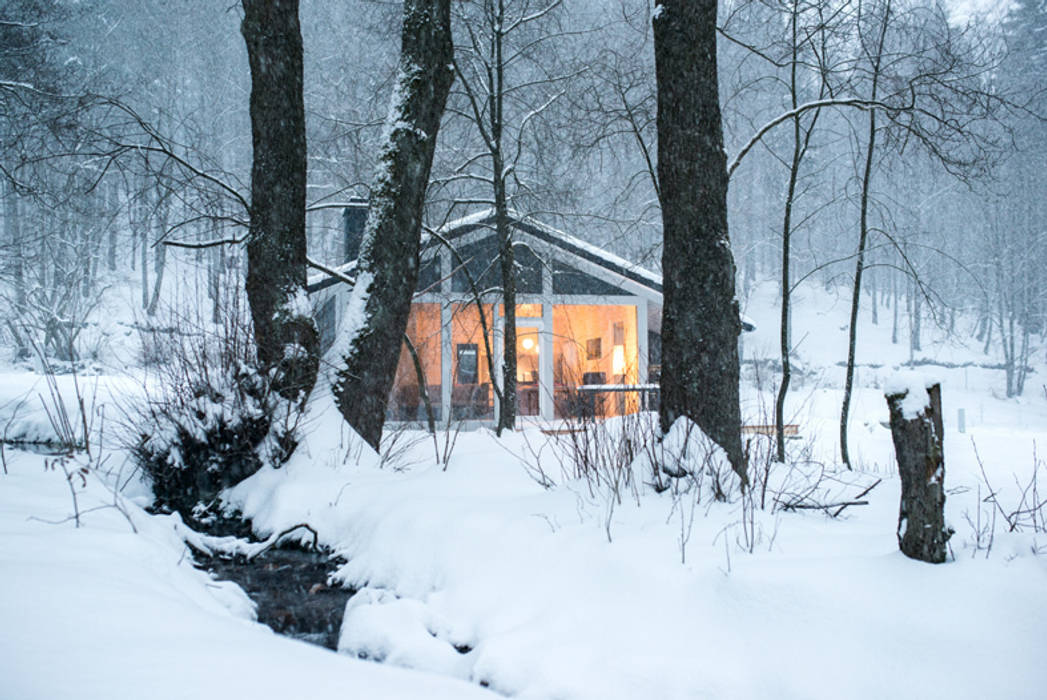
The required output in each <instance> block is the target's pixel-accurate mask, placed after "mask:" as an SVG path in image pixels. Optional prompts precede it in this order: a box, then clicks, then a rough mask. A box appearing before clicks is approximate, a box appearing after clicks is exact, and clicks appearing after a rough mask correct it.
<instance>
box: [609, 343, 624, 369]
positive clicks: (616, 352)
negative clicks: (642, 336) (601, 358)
mask: <svg viewBox="0 0 1047 700" xmlns="http://www.w3.org/2000/svg"><path fill="white" fill-rule="evenodd" d="M611 373H612V374H625V346H624V345H615V346H614V349H613V350H612V351H611Z"/></svg>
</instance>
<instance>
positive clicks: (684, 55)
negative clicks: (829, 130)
mask: <svg viewBox="0 0 1047 700" xmlns="http://www.w3.org/2000/svg"><path fill="white" fill-rule="evenodd" d="M653 26H654V57H655V72H656V78H657V89H658V182H659V186H660V188H661V194H662V227H663V233H662V235H663V241H664V247H663V253H662V269H663V275H664V295H665V296H664V307H663V312H662V379H661V384H662V390H661V405H660V407H659V418H660V423H661V427H662V430H663V431H668V429H669V428H670V426H671V425H672V424H673V423H674V422H675V421H676V419H677V418H680V417H682V416H686V417H688V418H690V419H692V420H694V422H695V423H697V424H698V426H699V427H700V428H701V429H702V430H703V431H704V432H705V433H706V434H707V435H708V436H709V437H710V438H712V439H713V440H714V441H715V442H716V443H717V444H718V445H720V446H721V447H722V448H723V449H724V451H725V452H726V453H727V456H728V458H729V459H730V462H731V466H732V467H733V469H734V470H735V472H736V473H737V474H738V475H739V477H741V479H742V483H743V485H744V484H747V483H748V480H747V478H746V468H745V463H744V457H743V455H742V444H741V410H740V408H739V397H738V381H739V376H738V335H739V334H740V333H741V320H740V319H739V315H738V302H737V300H736V299H735V294H734V259H733V257H732V255H731V246H730V240H729V239H728V235H727V163H726V156H725V154H724V151H723V131H722V125H721V121H720V101H719V86H718V84H717V72H716V0H658V2H657V8H656V12H655V14H654V20H653Z"/></svg>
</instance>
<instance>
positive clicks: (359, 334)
mask: <svg viewBox="0 0 1047 700" xmlns="http://www.w3.org/2000/svg"><path fill="white" fill-rule="evenodd" d="M453 51H454V49H453V45H452V43H451V6H450V0H405V2H404V14H403V31H402V44H401V49H400V68H399V75H398V76H397V86H396V90H395V92H394V98H393V99H394V102H393V105H392V111H391V116H390V119H391V120H392V123H391V124H389V125H387V128H388V134H387V136H386V139H387V141H386V143H385V145H384V146H383V147H382V152H381V154H380V156H379V161H378V173H377V176H376V183H375V186H374V187H373V188H372V190H371V210H370V215H369V216H368V219H367V228H366V230H365V231H364V237H363V242H362V244H361V249H360V258H359V266H358V269H359V271H360V272H359V275H358V277H357V282H356V287H355V288H354V289H353V299H352V301H351V302H350V308H351V309H362V315H361V317H359V318H349V319H348V321H347V323H346V324H345V327H344V328H343V330H342V333H343V334H345V336H346V341H345V343H344V345H343V344H342V343H339V345H342V347H344V348H345V350H346V356H345V365H344V366H343V367H342V368H341V369H340V370H339V371H338V375H337V378H336V380H335V387H334V391H335V398H336V400H337V403H338V409H339V410H340V411H341V413H342V415H343V416H344V417H345V420H346V421H347V422H348V423H349V425H351V426H352V427H353V429H354V430H356V432H357V433H359V434H360V436H361V437H362V438H363V439H364V440H365V441H366V442H367V443H368V444H369V445H371V446H372V447H374V448H375V449H377V448H378V445H379V442H380V441H381V439H382V428H383V426H384V424H385V409H386V402H387V401H388V398H389V392H390V390H391V389H392V386H393V379H394V377H395V375H396V365H397V362H398V360H399V353H400V346H401V343H402V339H403V335H404V331H405V330H406V329H407V317H408V315H409V313H410V310H411V297H412V295H413V294H414V291H415V287H416V286H417V283H418V249H419V242H420V239H421V231H422V209H423V205H424V204H425V190H426V186H427V185H428V183H429V170H430V167H431V166H432V162H433V151H434V149H435V147H436V134H437V131H438V130H439V128H440V118H441V116H442V115H443V111H444V106H445V104H446V102H447V95H448V93H449V92H450V90H451V82H452V81H453V80H454V72H453V70H452V69H451V67H450V66H451V59H452V57H453Z"/></svg>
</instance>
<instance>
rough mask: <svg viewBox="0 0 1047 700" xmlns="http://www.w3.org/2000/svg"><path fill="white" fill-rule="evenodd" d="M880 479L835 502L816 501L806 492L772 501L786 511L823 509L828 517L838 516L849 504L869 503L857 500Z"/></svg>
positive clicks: (878, 482)
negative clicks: (810, 498) (849, 497)
mask: <svg viewBox="0 0 1047 700" xmlns="http://www.w3.org/2000/svg"><path fill="white" fill-rule="evenodd" d="M881 481H883V479H877V480H876V481H874V482H873V483H872V484H870V485H869V487H868V488H866V489H865V490H863V491H862V492H861V493H859V494H858V495H857V496H854V497H853V498H851V499H849V500H845V501H835V502H832V503H818V502H816V501H813V500H809V498H808V495H807V494H805V495H803V496H799V497H797V498H793V499H792V500H789V501H784V500H782V499H781V498H775V499H774V501H775V503H777V504H778V505H779V506H780V507H781V509H782V510H786V511H789V510H824V511H825V513H826V514H827V515H829V516H830V517H833V518H835V517H837V516H839V515H840V513H842V512H843V511H844V509H845V508H848V507H849V506H867V505H869V501H863V500H859V499H861V498H862V497H863V496H865V495H867V494H868V493H869V492H870V491H872V490H873V489H874V488H876V487H877V486H879V485H880V482H881ZM831 508H835V509H836V510H835V511H833V512H831V513H830V512H829V510H830V509H831Z"/></svg>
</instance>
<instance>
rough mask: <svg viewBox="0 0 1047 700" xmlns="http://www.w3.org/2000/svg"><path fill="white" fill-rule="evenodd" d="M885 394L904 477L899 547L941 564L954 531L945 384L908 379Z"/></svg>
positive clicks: (900, 380)
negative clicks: (948, 507)
mask: <svg viewBox="0 0 1047 700" xmlns="http://www.w3.org/2000/svg"><path fill="white" fill-rule="evenodd" d="M885 394H886V397H887V406H888V408H890V411H891V437H892V438H893V439H894V451H895V454H896V455H897V457H898V474H899V475H900V476H901V479H902V500H901V507H900V509H899V512H898V547H899V548H900V549H901V550H902V553H903V554H905V555H906V556H907V557H910V558H912V559H919V560H920V561H926V562H931V563H933V564H940V563H942V562H944V561H945V555H946V543H947V542H948V541H949V537H951V536H952V534H953V530H952V528H950V527H948V526H946V524H945V489H944V482H945V456H944V453H943V452H942V438H943V436H944V430H943V427H942V392H941V385H940V384H932V385H931V386H927V383H926V382H925V381H923V380H922V379H921V378H919V377H911V378H910V377H902V378H899V380H896V381H895V382H892V384H890V385H889V386H888V387H887V390H886V392H885Z"/></svg>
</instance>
